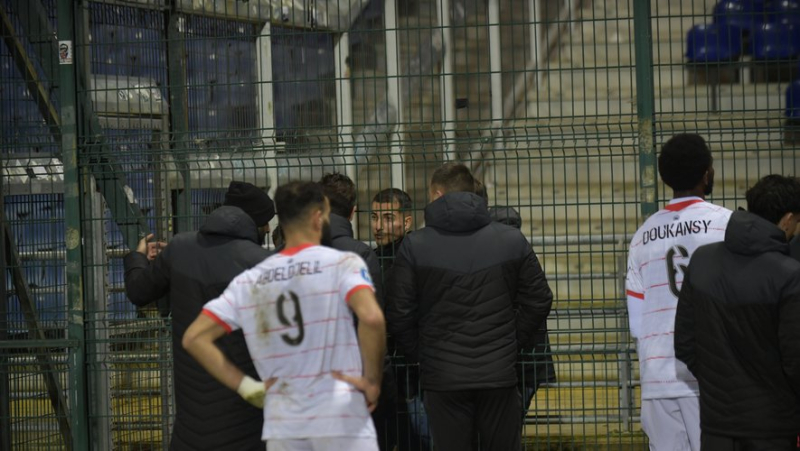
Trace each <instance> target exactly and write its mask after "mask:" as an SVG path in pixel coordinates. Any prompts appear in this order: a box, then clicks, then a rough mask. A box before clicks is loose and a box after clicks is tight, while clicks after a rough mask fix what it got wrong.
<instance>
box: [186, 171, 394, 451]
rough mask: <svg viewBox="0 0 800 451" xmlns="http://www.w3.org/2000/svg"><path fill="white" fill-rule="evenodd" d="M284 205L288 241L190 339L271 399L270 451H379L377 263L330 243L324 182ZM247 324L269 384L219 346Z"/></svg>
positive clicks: (223, 371)
mask: <svg viewBox="0 0 800 451" xmlns="http://www.w3.org/2000/svg"><path fill="white" fill-rule="evenodd" d="M275 203H276V204H277V207H278V219H279V222H280V226H281V230H283V235H284V238H285V239H286V247H285V248H284V249H283V250H282V251H280V252H279V253H278V254H275V255H273V256H272V257H270V258H268V259H266V260H264V261H263V262H261V263H260V264H258V265H257V266H256V267H255V268H253V269H251V270H249V271H246V272H244V273H243V274H242V275H240V276H239V277H236V278H235V279H234V280H233V281H232V282H231V284H230V285H229V286H228V288H227V289H226V290H225V292H224V293H223V294H222V295H221V296H220V297H218V298H217V299H214V300H212V301H210V302H209V303H208V304H206V306H205V307H204V308H203V313H202V314H201V315H199V316H198V317H197V319H196V320H195V322H194V323H192V325H191V326H190V327H189V329H188V330H187V331H186V334H185V335H184V338H183V346H184V347H185V348H186V349H187V350H188V351H189V353H191V355H192V356H193V357H195V358H196V359H197V360H198V361H199V362H200V364H201V365H203V367H204V368H206V369H207V370H208V372H209V373H211V374H212V375H214V377H216V378H217V379H218V380H219V381H220V382H222V383H223V384H225V386H227V387H228V388H230V389H232V390H236V391H237V392H238V393H239V394H240V395H241V396H242V398H244V399H246V400H247V401H248V402H250V403H252V404H254V405H257V406H263V409H264V429H263V433H262V438H263V439H264V440H266V441H267V443H268V449H269V451H316V450H330V451H377V449H378V444H377V441H376V439H375V436H376V434H375V428H374V426H373V423H372V419H371V417H370V414H369V411H370V410H373V409H374V408H375V403H376V402H377V401H378V396H379V394H380V386H381V376H382V368H383V365H382V364H383V356H384V353H385V350H386V348H385V340H386V332H385V323H384V319H383V312H382V310H381V308H380V306H379V305H378V303H377V302H376V300H375V295H374V293H373V289H374V288H373V286H372V282H371V281H370V277H369V273H368V271H367V267H366V265H365V264H364V261H363V260H362V259H361V258H360V257H359V256H358V255H356V254H354V253H352V252H341V251H338V250H335V249H331V248H329V247H325V246H320V243H321V242H322V240H323V237H324V236H326V235H328V234H329V232H330V222H329V214H330V204H329V203H328V200H327V199H326V198H325V196H324V194H323V190H322V187H320V186H319V185H318V184H316V183H311V182H292V183H288V184H286V185H283V186H280V187H279V188H278V189H277V191H276V192H275ZM353 313H355V315H356V317H357V318H358V336H356V330H355V328H354V327H353ZM237 329H242V330H243V331H244V335H245V338H246V340H247V347H248V349H249V350H250V354H251V355H252V356H253V360H254V362H255V364H256V368H257V369H258V374H259V376H260V377H261V379H262V381H257V380H255V379H253V378H252V377H250V376H247V375H245V374H243V373H242V371H241V370H240V369H239V368H237V367H236V366H234V365H232V364H231V362H230V361H229V360H228V359H227V358H225V356H224V354H222V352H221V351H220V349H219V348H218V347H217V346H216V344H215V341H216V340H217V339H218V338H220V337H222V336H224V335H225V334H226V333H230V332H231V331H233V330H237Z"/></svg>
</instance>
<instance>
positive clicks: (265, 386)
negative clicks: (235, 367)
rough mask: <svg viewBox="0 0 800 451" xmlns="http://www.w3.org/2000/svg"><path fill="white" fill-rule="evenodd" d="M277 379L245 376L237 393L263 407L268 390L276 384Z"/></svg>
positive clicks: (253, 403) (251, 402)
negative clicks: (256, 378) (263, 379)
mask: <svg viewBox="0 0 800 451" xmlns="http://www.w3.org/2000/svg"><path fill="white" fill-rule="evenodd" d="M275 381H277V379H276V378H274V377H273V378H271V379H267V380H265V381H257V380H255V379H253V378H252V377H250V376H245V377H243V378H242V381H241V382H240V383H239V388H237V389H236V393H239V396H241V397H242V399H244V400H245V401H247V402H249V403H250V404H252V405H254V406H256V407H258V408H259V409H263V408H264V397H266V396H267V390H269V388H270V387H272V386H273V385H275Z"/></svg>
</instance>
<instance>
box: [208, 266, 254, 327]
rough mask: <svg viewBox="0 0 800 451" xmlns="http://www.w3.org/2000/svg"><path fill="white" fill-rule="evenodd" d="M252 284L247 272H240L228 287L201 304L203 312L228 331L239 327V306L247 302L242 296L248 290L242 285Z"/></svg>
mask: <svg viewBox="0 0 800 451" xmlns="http://www.w3.org/2000/svg"><path fill="white" fill-rule="evenodd" d="M250 285H252V284H251V283H250V281H249V279H248V278H247V273H244V274H240V275H239V276H238V277H236V278H235V279H233V280H232V281H231V283H230V285H228V288H226V289H225V291H224V292H223V293H222V295H220V297H218V298H216V299H212V300H210V301H208V302H207V303H206V305H205V306H203V314H204V315H206V316H208V317H209V318H211V319H213V320H214V321H215V322H216V323H217V324H219V325H220V326H222V327H223V328H224V329H225V330H226V331H227V332H228V333H231V332H233V331H234V330H238V329H240V328H241V327H242V326H241V320H240V311H241V308H240V307H241V306H242V305H244V303H246V302H247V300H246V299H245V298H244V296H245V294H246V293H247V292H248V291H249V290H244V289H243V287H245V286H250Z"/></svg>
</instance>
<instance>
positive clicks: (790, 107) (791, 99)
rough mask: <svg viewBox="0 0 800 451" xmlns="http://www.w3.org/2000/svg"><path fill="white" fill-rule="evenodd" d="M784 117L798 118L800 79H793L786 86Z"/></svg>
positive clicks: (799, 109) (799, 110)
mask: <svg viewBox="0 0 800 451" xmlns="http://www.w3.org/2000/svg"><path fill="white" fill-rule="evenodd" d="M786 117H787V118H789V119H795V120H798V119H800V79H798V80H795V81H793V82H792V84H790V85H789V87H787V88H786Z"/></svg>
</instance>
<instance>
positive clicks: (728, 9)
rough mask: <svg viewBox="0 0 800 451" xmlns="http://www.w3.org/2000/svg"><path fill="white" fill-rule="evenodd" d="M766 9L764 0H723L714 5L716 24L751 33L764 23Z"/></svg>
mask: <svg viewBox="0 0 800 451" xmlns="http://www.w3.org/2000/svg"><path fill="white" fill-rule="evenodd" d="M764 9H765V5H764V1H763V0H722V1H720V2H718V3H717V4H716V5H714V12H713V15H714V23H716V24H720V25H722V24H725V25H732V26H735V27H738V28H739V29H740V30H742V31H743V32H745V33H750V32H752V31H753V30H754V29H755V28H756V26H758V24H759V23H762V22H763V21H764V16H763V14H764Z"/></svg>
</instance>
